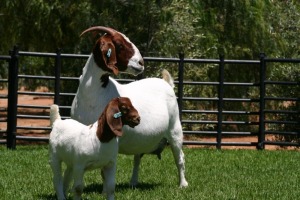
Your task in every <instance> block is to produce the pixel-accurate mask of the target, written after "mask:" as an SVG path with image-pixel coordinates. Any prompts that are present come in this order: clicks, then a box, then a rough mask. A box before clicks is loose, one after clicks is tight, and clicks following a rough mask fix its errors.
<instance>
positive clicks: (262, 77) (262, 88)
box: [0, 47, 300, 149]
mask: <svg viewBox="0 0 300 200" xmlns="http://www.w3.org/2000/svg"><path fill="white" fill-rule="evenodd" d="M21 57H40V58H51V59H54V69H55V73H54V74H55V75H54V76H50V75H44V76H38V75H26V74H19V63H20V61H19V58H21ZM88 57H89V55H79V54H63V53H61V52H60V51H59V50H58V51H57V52H56V53H40V52H25V51H19V50H18V48H17V47H15V48H14V49H13V50H12V51H11V52H10V55H9V56H0V61H3V62H8V63H9V64H8V66H9V75H8V78H7V79H0V83H7V85H8V94H7V95H5V94H4V95H0V98H1V99H7V102H8V105H7V108H5V107H1V109H0V112H7V118H5V117H1V118H0V123H7V126H6V127H7V129H6V130H0V136H1V135H2V136H3V137H2V138H1V137H0V144H6V145H7V148H9V149H14V148H16V141H18V140H27V141H48V137H47V135H45V137H34V136H26V135H19V134H18V131H17V130H29V131H35V130H44V131H50V127H47V126H45V127H44V126H42V127H32V126H19V125H17V119H36V120H39V119H45V120H48V119H49V116H47V115H45V116H41V115H34V114H21V113H18V109H21V108H24V109H25V108H32V109H49V106H40V105H22V104H18V96H19V95H36V96H48V97H53V99H54V100H53V101H54V103H55V104H59V105H60V97H63V96H71V97H73V96H74V95H75V93H72V92H61V91H60V86H61V81H70V80H71V81H78V77H63V76H62V75H61V69H62V67H63V66H62V60H64V59H84V60H85V59H87V58H88ZM144 60H145V63H151V62H154V63H173V64H177V71H178V75H177V77H175V79H176V81H175V83H176V85H177V97H178V106H179V110H180V119H181V122H182V124H183V126H184V127H185V128H184V134H185V135H186V136H189V135H196V136H201V137H203V136H204V137H205V136H208V137H210V138H212V139H215V141H212V140H207V141H204V140H200V141H199V140H192V139H186V140H185V141H184V144H186V145H211V146H215V147H216V148H218V149H220V148H221V147H222V146H255V147H256V148H257V149H264V148H265V145H280V146H299V143H298V142H290V141H270V140H267V139H266V135H268V134H273V135H274V134H277V135H295V136H299V128H296V129H295V130H292V131H290V130H288V131H281V130H270V129H267V128H266V127H267V126H268V125H270V124H291V125H295V126H299V121H297V120H296V121H295V120H271V119H268V118H267V117H266V115H269V114H276V115H280V114H289V115H299V114H300V113H299V110H274V109H270V108H267V107H266V102H268V101H290V102H296V104H299V96H297V95H296V96H294V97H271V96H267V95H266V86H267V85H280V86H296V87H299V80H297V81H274V80H268V79H267V78H266V70H267V65H269V64H271V63H295V64H296V65H295V66H294V67H300V65H299V64H300V59H278V58H276V59H274V58H267V57H266V56H265V55H264V54H261V55H260V59H259V60H225V59H224V57H223V56H220V58H219V59H187V58H184V55H183V54H179V58H154V57H145V58H144ZM195 64H213V65H215V66H217V68H218V80H217V81H190V80H185V78H184V77H185V66H186V65H195ZM230 64H235V65H239V66H241V67H247V66H248V65H255V66H259V70H260V71H259V81H258V82H253V83H249V82H226V81H225V74H224V71H225V70H224V68H225V67H226V66H227V65H230ZM22 79H37V80H51V81H54V92H28V91H18V87H19V85H18V83H19V81H18V80H22ZM119 81H121V82H131V81H133V80H128V79H119ZM187 86H196V87H201V86H210V87H216V88H217V90H216V91H217V95H216V96H215V97H200V96H197V97H191V96H185V94H184V90H185V87H187ZM228 87H253V88H257V90H259V95H258V97H256V98H247V97H235V98H229V97H225V96H224V94H225V89H226V88H228ZM186 102H189V103H191V102H212V103H215V105H216V106H215V108H216V109H215V110H201V109H190V108H186V106H185V103H186ZM236 102H242V103H255V104H257V106H258V108H259V109H258V110H255V111H251V110H250V111H249V110H225V109H224V104H225V103H236ZM60 107H61V108H62V109H70V108H71V106H70V105H61V106H60ZM194 115H214V116H215V118H214V120H212V119H200V120H199V119H197V118H193V116H194ZM226 115H232V116H233V115H239V116H255V117H256V119H258V120H257V121H249V120H248V121H244V120H225V119H224V116H226ZM3 116H4V115H3ZM186 116H189V117H188V118H187V117H186ZM64 118H69V116H65V117H64ZM195 125H203V126H204V125H207V126H212V127H213V130H209V129H208V130H207V129H205V130H201V129H200V128H198V129H197V130H193V128H189V127H190V126H195ZM224 126H247V127H249V130H248V131H245V130H243V131H239V130H238V131H228V130H223V129H224ZM251 126H252V127H253V126H257V127H258V129H257V130H253V129H251V128H250V127H251ZM227 136H229V139H230V137H235V136H239V137H247V136H254V137H255V138H256V140H255V141H249V142H235V141H228V140H226V142H225V141H224V138H225V137H227ZM227 139H228V138H227Z"/></svg>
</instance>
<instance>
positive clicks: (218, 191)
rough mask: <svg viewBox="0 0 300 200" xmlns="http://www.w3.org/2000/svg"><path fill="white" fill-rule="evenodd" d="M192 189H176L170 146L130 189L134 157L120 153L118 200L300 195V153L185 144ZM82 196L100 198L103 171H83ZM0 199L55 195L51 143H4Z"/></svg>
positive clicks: (147, 161) (145, 164)
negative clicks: (11, 146)
mask: <svg viewBox="0 0 300 200" xmlns="http://www.w3.org/2000/svg"><path fill="white" fill-rule="evenodd" d="M184 152H185V155H186V176H187V180H188V182H189V187H188V188H185V189H179V188H178V179H177V170H176V167H175V164H174V160H173V156H172V154H171V151H170V149H169V148H167V149H166V150H165V151H164V152H163V154H162V160H161V161H160V160H158V159H157V158H156V157H155V156H144V157H143V159H142V163H141V168H140V185H139V186H138V187H137V188H136V189H132V188H130V187H129V184H128V183H129V180H130V175H131V170H132V156H125V155H119V157H118V167H117V168H118V171H117V180H116V181H117V186H116V199H149V200H150V199H151V200H153V199H155V200H156V199H162V200H163V199H164V200H166V199H170V200H175V199H298V197H299V196H300V190H299V188H298V185H299V183H300V175H299V171H300V164H299V163H300V154H299V152H298V151H257V150H221V151H219V150H214V149H210V150H209V149H188V148H184ZM85 183H86V186H85V189H84V194H83V199H104V197H103V196H101V190H102V180H101V178H100V171H99V170H95V171H91V172H88V173H86V174H85ZM0 199H8V200H10V199H26V200H27V199H55V193H54V189H53V186H52V173H51V170H50V166H49V164H48V147H47V146H18V148H17V150H15V151H11V150H7V149H6V148H5V147H4V146H1V147H0Z"/></svg>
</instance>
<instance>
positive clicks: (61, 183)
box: [49, 113, 118, 199]
mask: <svg viewBox="0 0 300 200" xmlns="http://www.w3.org/2000/svg"><path fill="white" fill-rule="evenodd" d="M98 115H99V113H98ZM53 121H54V120H53ZM97 126H98V122H95V123H94V124H93V126H86V125H84V124H82V123H79V122H77V121H75V120H73V119H67V120H60V118H58V119H57V120H55V122H54V123H53V129H52V131H51V134H50V149H49V153H50V160H49V162H50V165H51V168H52V171H53V184H54V187H55V190H56V195H57V198H58V199H65V198H66V193H67V189H68V188H69V184H70V182H71V181H72V180H74V188H73V190H74V199H80V196H81V193H82V189H83V174H84V172H85V171H86V170H92V169H96V168H101V169H102V171H103V175H104V177H105V180H104V183H103V185H104V186H103V193H106V194H107V198H108V199H113V198H114V194H113V193H114V189H115V170H116V160H117V154H118V138H113V139H112V140H110V141H109V142H107V143H101V142H100V141H99V138H98V137H97V136H96V130H97ZM62 162H64V163H65V164H66V165H67V169H66V171H65V173H64V178H62V172H61V170H62V169H61V163H62Z"/></svg>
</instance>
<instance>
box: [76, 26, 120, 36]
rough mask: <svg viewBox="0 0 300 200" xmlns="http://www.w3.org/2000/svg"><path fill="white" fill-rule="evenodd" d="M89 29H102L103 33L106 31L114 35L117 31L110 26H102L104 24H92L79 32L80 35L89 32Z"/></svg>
mask: <svg viewBox="0 0 300 200" xmlns="http://www.w3.org/2000/svg"><path fill="white" fill-rule="evenodd" d="M91 31H98V32H99V31H103V32H105V33H108V34H110V35H114V34H115V33H116V32H117V31H116V30H114V29H112V28H108V27H104V26H93V27H90V28H88V29H86V30H85V31H83V32H82V33H81V34H80V37H81V36H83V35H84V34H85V33H87V32H91Z"/></svg>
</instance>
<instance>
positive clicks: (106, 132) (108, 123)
mask: <svg viewBox="0 0 300 200" xmlns="http://www.w3.org/2000/svg"><path fill="white" fill-rule="evenodd" d="M140 120H141V119H140V115H139V113H138V111H137V110H136V109H135V108H134V107H133V105H132V103H131V101H130V99H129V98H127V97H119V98H114V99H112V100H111V101H110V102H109V103H108V105H107V106H106V108H105V110H104V111H103V113H102V115H101V116H100V118H99V120H98V128H97V137H98V138H99V140H100V141H101V142H109V141H110V140H111V139H112V138H114V137H116V136H119V137H120V136H122V134H123V132H122V127H123V125H129V126H130V127H131V128H134V127H135V126H137V125H138V124H139V123H140Z"/></svg>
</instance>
